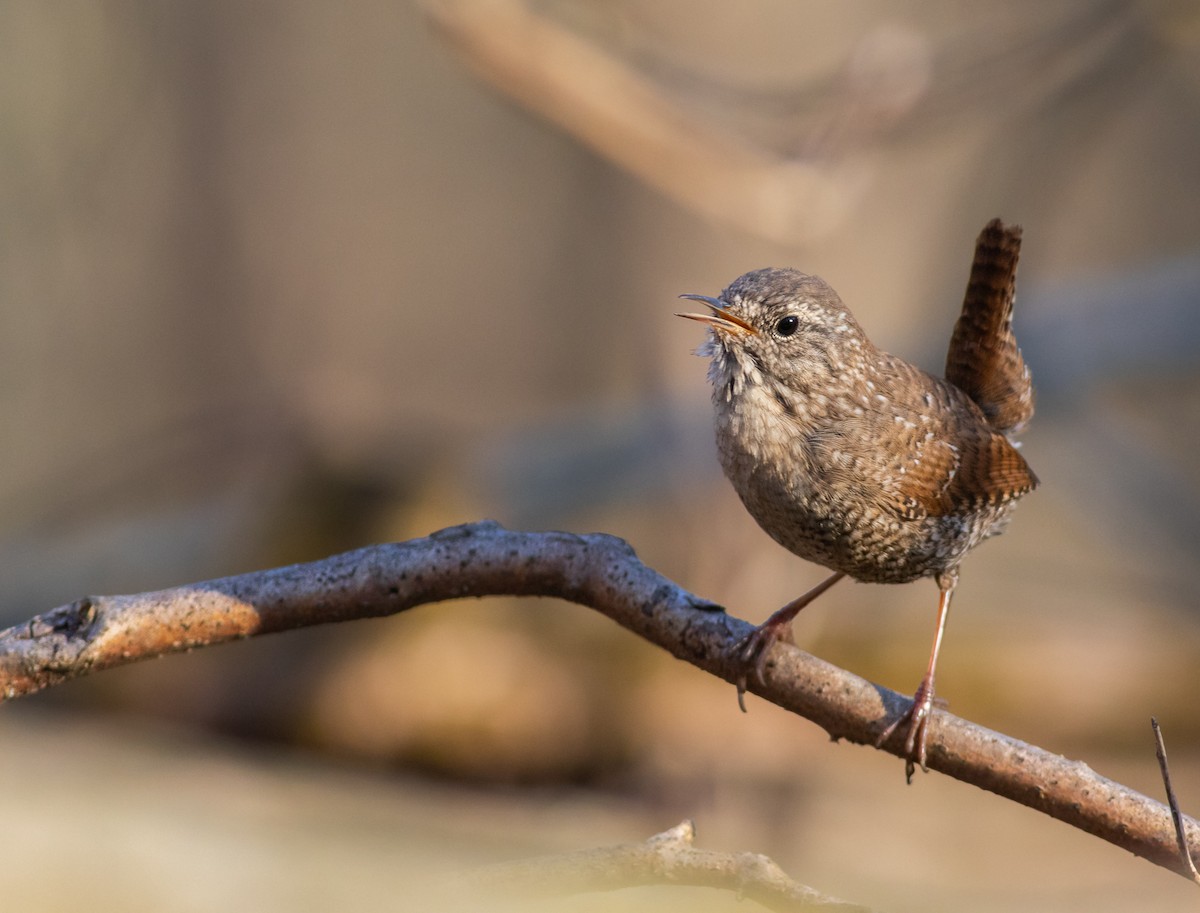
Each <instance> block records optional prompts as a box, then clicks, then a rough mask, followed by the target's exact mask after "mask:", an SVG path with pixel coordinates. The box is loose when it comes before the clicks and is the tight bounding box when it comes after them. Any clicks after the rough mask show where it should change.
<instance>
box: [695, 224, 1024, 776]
mask: <svg viewBox="0 0 1200 913" xmlns="http://www.w3.org/2000/svg"><path fill="white" fill-rule="evenodd" d="M1021 237H1022V230H1021V228H1020V226H1017V225H1008V224H1005V223H1004V222H1002V221H1001V220H1000V219H993V220H992V221H991V222H989V223H988V224H987V225H986V226H985V227H984V229H983V231H982V232H981V233H980V234H979V237H978V239H977V241H976V245H975V255H974V260H973V262H972V265H971V271H970V277H969V280H968V283H967V289H966V295H965V297H964V301H963V307H962V311H961V314H960V316H959V318H958V321H957V323H956V324H955V327H954V330H953V332H952V334H951V337H950V346H949V351H948V354H947V356H946V366H945V372H944V377H941V378H939V377H936V376H934V375H933V374H930V373H928V372H926V371H923V370H922V369H920V368H918V367H916V366H914V365H912V364H910V363H909V362H907V361H905V360H904V359H902V358H899V357H897V356H895V355H892V354H889V353H888V352H885V351H883V350H881V349H879V348H877V347H876V346H875V345H874V344H873V343H872V342H871V341H870V340H869V339H868V338H867V336H866V334H865V333H864V331H863V329H862V327H861V326H860V325H859V323H858V321H857V320H855V318H854V316H853V315H852V314H851V312H850V310H849V308H847V307H846V305H845V304H843V303H842V300H841V298H840V297H839V296H838V294H837V292H835V291H834V289H833V288H832V287H831V286H830V285H829V284H828V283H827V282H825V281H824V280H823V279H821V278H820V277H818V276H814V275H809V274H806V273H803V272H801V271H799V270H797V269H791V268H768V269H760V270H755V271H753V272H749V273H746V274H745V275H743V276H740V277H739V278H737V279H736V280H734V282H733V283H732V284H730V285H729V287H728V288H726V289H725V290H724V291H723V292H721V294H720V296H718V297H715V298H713V297H709V296H706V295H696V294H687V295H682V296H680V297H682V298H685V299H689V300H693V301H698V302H700V303H702V304H704V305H706V306H707V308H708V313H681V314H678V315H677V316H680V317H685V318H688V319H690V320H696V321H700V322H701V323H703V324H705V325H706V326H707V328H708V335H707V337H706V340H705V342H704V343H703V344H702V345H701V346H700V348H699V349H697V354H698V355H702V356H706V357H708V358H709V359H710V362H709V368H708V379H709V381H710V382H711V384H712V401H713V406H714V414H715V428H716V440H717V450H718V454H719V456H720V462H721V466H722V468H723V469H724V472H725V475H726V476H727V477H728V479H729V481H730V482H731V483H732V485H733V487H734V489H735V490H736V492H737V494H738V496H739V497H740V498H741V501H742V503H743V504H744V505H745V507H746V509H747V511H749V513H750V515H751V516H752V517H753V518H754V519H755V520H756V521H757V522H758V524H759V526H761V527H762V529H763V530H764V531H765V532H766V533H767V534H768V535H769V536H771V538H773V539H774V540H775V541H776V542H778V543H779V544H780V545H782V546H783V547H784V548H786V549H788V550H789V551H791V552H793V553H794V554H796V555H798V556H799V557H801V558H803V559H806V560H808V561H812V562H815V563H817V564H819V565H823V566H824V567H825V568H827V569H829V570H831V571H832V572H833V574H832V576H830V577H828V578H827V579H825V580H824V581H823V582H822V583H820V584H818V585H817V586H816V587H814V588H813V589H812V590H810V591H808V592H807V593H805V594H803V595H802V596H800V597H798V598H797V599H794V600H792V601H791V602H789V603H788V604H787V605H785V606H784V607H783V608H781V609H779V610H778V611H777V612H775V613H774V614H773V615H771V616H770V618H768V619H767V621H765V622H764V623H763V624H761V625H759V626H758V627H757V628H755V629H754V630H753V631H751V632H750V634H748V635H747V636H746V637H744V638H742V639H741V640H740V641H738V643H737V644H736V645H735V647H734V656H735V658H736V660H737V663H738V664H739V665H740V666H741V668H742V669H743V672H742V673H741V675H740V676H739V679H738V681H737V687H738V702H739V704H740V705H741V707H742V709H743V710H745V704H744V694H745V691H746V676H747V675H748V674H754V675H755V676H756V677H757V679H758V680H759V681H760V682H761V681H762V678H763V671H764V668H765V664H766V660H767V656H768V653H769V651H770V650H771V648H772V646H773V644H774V643H775V641H776V640H779V639H785V640H787V641H791V639H792V637H791V623H792V620H793V619H794V618H795V617H796V615H797V614H798V613H799V612H800V610H801V609H803V608H804V607H805V606H807V605H808V604H809V603H811V602H812V601H813V600H814V599H816V598H817V597H818V596H820V595H821V594H822V593H824V592H825V591H826V590H828V589H829V588H830V587H831V586H833V585H834V584H835V583H837V582H838V581H839V580H841V579H842V578H844V577H850V578H852V579H854V580H858V581H862V582H869V583H908V582H910V581H914V580H918V579H921V578H925V577H930V578H932V579H933V581H934V582H935V583H936V584H937V588H938V607H937V621H936V627H935V633H934V638H933V645H932V647H931V649H930V654H929V661H928V664H927V666H926V671H925V675H924V677H923V678H922V679H921V682H920V684H919V685H918V687H917V690H916V692H915V693H914V695H913V700H912V702H911V704H910V705H909V706H908V708H907V709H906V710H905V712H904V713H903V714H902V715H900V716H899V717H898V718H897V719H895V720H894V721H893V722H892V723H891V724H890V725H889V726H888V727H887V728H886V729H885V730H884V731H883V733H882V734H881V735H880V736H879V738H878V740H877V741H876V745H877V746H879V747H882V746H883V745H884V744H885V743H886V742H888V740H889V739H891V738H892V736H893V735H894V734H896V733H898V732H903V734H904V742H903V756H904V758H905V775H906V778H907V780H908V782H910V783H911V782H912V776H913V772H914V769H915V767H916V766H920V767H921V769H922V770H924V771H926V772H927V771H928V765H927V760H928V752H927V745H926V742H927V730H928V723H929V719H930V715H931V713H932V710H933V707H934V695H935V691H934V678H935V673H936V670H937V661H938V655H939V653H940V651H941V646H942V638H943V634H944V632H945V627H946V619H947V616H948V613H949V609H950V600H951V597H952V596H953V594H954V589H955V586H956V585H957V583H958V575H959V565H960V563H961V562H962V560H963V559H964V557H965V556H966V555H967V553H968V552H970V551H971V550H972V549H973V548H975V547H976V546H977V545H978V544H979V543H980V542H982V541H983V540H984V539H987V538H990V537H992V536H996V535H998V534H999V533H1001V532H1003V531H1004V529H1005V527H1006V526H1007V524H1008V522H1009V519H1010V515H1011V512H1012V510H1013V508H1014V506H1015V505H1016V503H1017V501H1018V500H1019V499H1020V498H1021V497H1023V496H1024V495H1026V494H1028V493H1029V492H1031V491H1033V490H1034V489H1035V488H1036V487H1037V486H1038V479H1037V476H1035V475H1034V473H1033V471H1032V470H1031V469H1030V468H1029V465H1028V463H1027V462H1026V461H1025V458H1024V457H1023V456H1022V455H1021V453H1020V452H1019V451H1018V449H1017V448H1018V446H1019V445H1018V444H1017V443H1015V440H1014V436H1015V435H1016V434H1017V432H1019V431H1020V430H1021V429H1022V428H1023V427H1024V426H1025V425H1026V423H1028V421H1029V420H1030V419H1031V418H1032V416H1033V411H1034V389H1033V382H1032V378H1031V375H1030V372H1029V368H1028V367H1027V366H1026V364H1025V361H1024V359H1023V357H1022V355H1021V351H1020V349H1019V347H1018V346H1017V341H1016V337H1015V335H1014V333H1013V328H1012V316H1013V303H1014V300H1015V297H1016V272H1017V261H1018V259H1019V256H1020V248H1021Z"/></svg>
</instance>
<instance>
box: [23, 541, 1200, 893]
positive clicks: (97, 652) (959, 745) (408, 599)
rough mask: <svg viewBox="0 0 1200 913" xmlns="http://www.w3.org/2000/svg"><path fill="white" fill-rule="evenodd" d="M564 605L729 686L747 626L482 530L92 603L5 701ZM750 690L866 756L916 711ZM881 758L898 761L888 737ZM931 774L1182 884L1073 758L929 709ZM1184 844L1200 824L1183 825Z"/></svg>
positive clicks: (37, 649) (796, 677) (608, 546)
mask: <svg viewBox="0 0 1200 913" xmlns="http://www.w3.org/2000/svg"><path fill="white" fill-rule="evenodd" d="M497 595H514V596H556V597H559V598H562V599H567V600H570V601H572V602H577V603H580V604H582V605H586V606H590V607H592V608H594V609H596V610H597V611H600V612H602V613H604V614H605V615H607V616H608V617H610V618H612V619H613V620H614V621H616V622H617V623H619V624H621V625H623V626H624V627H626V628H628V629H629V630H630V631H633V632H634V633H635V634H637V635H639V636H641V637H643V638H645V639H646V640H648V641H650V642H651V643H654V644H657V645H658V646H660V647H662V648H663V649H665V650H667V651H668V652H670V653H672V654H673V655H674V656H676V657H678V658H679V659H682V660H684V661H686V662H689V663H691V664H692V665H694V666H696V667H698V668H700V669H703V670H705V671H707V672H710V673H712V674H713V675H716V676H718V677H720V678H723V679H725V680H726V681H729V682H734V681H736V680H737V679H738V677H739V675H740V673H741V672H742V671H743V670H742V669H741V668H740V667H739V666H738V664H737V663H736V662H735V661H734V660H733V659H731V658H730V650H731V648H732V647H733V645H734V644H735V643H736V642H737V641H738V640H739V639H740V638H742V637H743V636H744V635H745V634H747V633H748V632H749V631H750V628H751V626H750V625H749V624H748V623H747V622H744V621H741V620H740V619H737V618H734V617H732V616H730V615H727V614H725V612H724V611H722V610H721V609H720V607H719V606H715V605H713V604H712V603H710V602H708V601H707V600H704V599H701V598H699V597H697V596H694V595H692V594H691V593H689V592H687V591H686V590H684V589H683V588H682V587H680V586H679V585H678V584H676V583H673V582H672V581H670V580H668V579H667V578H665V577H663V576H662V575H661V574H659V573H658V572H656V571H654V570H653V569H651V568H648V567H646V565H644V564H642V562H641V561H639V560H638V558H637V556H636V555H635V554H634V553H633V550H632V549H631V548H630V547H629V546H628V545H627V544H626V543H625V542H623V541H622V540H620V539H617V538H615V537H612V536H605V535H588V536H579V535H572V534H568V533H523V532H512V531H509V530H506V529H503V528H502V527H500V526H499V525H498V524H495V523H490V522H489V523H475V524H469V525H466V526H459V527H454V528H452V529H447V530H443V531H441V532H439V533H434V534H433V535H432V536H429V537H428V538H425V539H414V540H412V541H409V542H401V543H394V544H389V545H377V546H372V547H370V548H365V549H360V550H358V551H354V552H347V553H345V554H342V555H335V556H333V557H332V558H326V559H325V560H323V561H315V562H313V563H311V564H298V565H293V566H291V567H284V568H276V569H273V570H267V571H260V572H257V573H251V574H242V575H240V576H237V577H225V578H223V579H220V580H212V581H208V582H206V583H197V584H192V585H189V586H183V587H178V588H176V589H170V590H161V591H159V592H154V593H141V594H137V595H132V596H95V597H86V598H84V599H81V600H79V601H78V602H75V603H72V604H71V605H67V606H62V607H60V608H57V609H53V610H51V611H49V612H46V613H44V614H42V615H39V616H37V617H36V618H33V619H32V620H30V621H28V622H25V623H23V624H21V625H18V626H16V627H13V628H9V629H8V630H6V631H3V632H0V695H3V696H4V697H5V698H12V697H16V696H18V695H22V694H30V693H32V692H34V691H39V690H41V689H42V688H46V687H49V686H51V685H54V684H57V683H59V682H62V681H66V680H67V679H71V678H76V677H78V676H80V675H85V674H87V673H90V672H96V671H99V670H101V669H107V668H109V667H112V666H119V665H123V664H125V663H130V662H135V661H137V660H141V659H148V658H150V657H153V656H158V655H161V654H163V653H170V652H177V651H181V650H188V649H191V648H194V647H202V646H208V645H211V644H217V643H223V642H226V641H230V640H235V639H240V638H244V637H251V636H254V635H257V634H267V633H271V632H274V631H286V630H289V629H292V628H301V627H306V626H308V625H315V624H324V623H327V622H333V621H349V620H352V619H356V618H368V617H378V616H383V615H393V614H396V613H398V612H402V611H404V610H406V609H410V608H413V607H414V606H418V605H424V604H427V603H431V602H438V601H441V600H446V599H455V598H460V597H472V596H497ZM750 690H751V691H753V692H754V693H755V694H758V695H760V696H761V697H764V698H766V699H767V700H769V701H772V702H773V703H776V704H778V705H779V706H781V707H784V708H785V709H788V710H791V711H792V712H794V713H797V714H799V715H800V716H803V717H806V718H808V719H810V720H812V721H813V722H815V723H817V724H818V725H819V726H821V727H822V728H823V729H825V730H826V731H827V732H828V733H829V734H830V735H831V736H832V737H833V738H835V739H846V740H848V741H851V742H857V743H860V744H867V745H869V744H873V743H874V741H875V739H876V738H878V736H879V734H880V733H881V732H883V730H884V729H885V728H886V726H887V722H888V721H889V720H890V719H893V718H894V717H895V716H896V715H897V714H899V713H900V712H901V711H902V710H903V709H904V708H905V707H906V706H907V704H908V699H907V698H904V697H901V696H900V695H898V694H896V693H894V692H892V691H889V690H887V689H886V688H882V687H879V686H878V685H873V684H871V683H870V682H868V681H865V680H864V679H861V678H859V677H858V676H856V675H852V674H851V673H849V672H846V671H844V670H842V669H839V668H837V667H836V666H832V665H830V664H829V663H827V662H824V661H823V660H820V659H817V658H816V657H814V656H811V655H809V654H807V653H804V652H802V651H800V650H798V649H796V648H795V647H791V646H788V645H777V646H776V647H775V648H774V649H773V650H772V652H771V655H770V660H769V661H768V663H767V665H766V669H765V675H764V681H763V682H761V683H759V682H757V681H753V682H751V685H750ZM884 749H885V750H887V751H890V752H892V753H893V754H897V755H899V756H903V747H902V746H901V745H900V744H899V742H898V741H897V740H892V741H891V742H889V743H888V744H886V745H885V746H884ZM928 761H929V767H930V769H933V770H938V771H941V772H942V773H945V774H947V775H949V776H952V777H955V778H957V779H959V780H963V781H964V782H967V783H973V784H975V785H976V786H979V787H982V788H983V789H987V790H990V791H991V792H994V793H996V794H998V795H1001V796H1005V797H1006V798H1009V799H1012V800H1014V801H1016V802H1020V803H1021V804H1023V805H1027V806H1029V807H1030V808H1034V809H1037V810H1039V811H1041V812H1044V813H1045V814H1047V815H1050V816H1052V817H1054V818H1057V819H1059V820H1060V821H1065V822H1066V823H1068V824H1071V825H1074V826H1075V827H1078V828H1081V829H1082V830H1085V831H1087V832H1088V833H1091V834H1095V835H1096V836H1098V837H1102V838H1103V839H1105V840H1108V841H1110V842H1111V843H1114V844H1116V845H1117V846H1120V847H1124V848H1125V849H1127V850H1129V851H1130V852H1132V853H1136V854H1137V855H1139V856H1143V857H1145V858H1146V859H1149V860H1151V861H1152V862H1155V863H1157V864H1158V865H1161V866H1164V867H1166V868H1169V869H1171V870H1173V871H1176V872H1180V873H1181V874H1185V875H1186V874H1189V873H1187V872H1186V871H1185V869H1184V868H1183V866H1182V863H1181V861H1180V858H1179V853H1178V851H1177V848H1176V846H1175V839H1174V829H1173V828H1172V826H1171V817H1170V812H1169V810H1168V809H1167V807H1166V806H1165V805H1163V804H1162V803H1160V802H1156V801H1154V800H1153V799H1150V798H1148V797H1146V796H1143V795H1141V794H1140V793H1137V792H1135V791H1133V790H1131V789H1129V788H1127V787H1125V786H1122V785H1121V784H1119V783H1115V782H1113V781H1112V780H1108V779H1106V778H1104V777H1101V776H1099V775H1098V774H1097V773H1095V772H1094V771H1093V770H1092V769H1091V768H1090V767H1088V766H1087V765H1086V764H1084V763H1082V762H1080V761H1070V760H1068V759H1066V758H1063V757H1061V756H1059V755H1055V754H1052V753H1050V752H1048V751H1044V750H1043V749H1041V748H1037V747H1035V746H1032V745H1028V744H1026V743H1024V742H1021V741H1018V740H1017V739H1014V738H1011V737H1009V736H1006V735H1002V734H1000V733H998V732H992V731H990V730H987V729H984V728H983V727H981V726H977V725H975V724H974V723H970V722H968V721H966V720H963V719H960V718H959V717H956V716H953V715H951V714H949V713H946V712H945V711H942V710H935V711H934V714H933V717H932V719H931V721H930V724H929V757H928ZM1183 827H1184V831H1185V833H1186V834H1187V837H1188V842H1189V845H1190V846H1191V847H1192V848H1193V852H1195V851H1196V848H1200V825H1198V824H1197V822H1195V821H1194V820H1192V819H1190V818H1185V819H1183Z"/></svg>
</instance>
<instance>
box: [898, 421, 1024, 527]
mask: <svg viewBox="0 0 1200 913" xmlns="http://www.w3.org/2000/svg"><path fill="white" fill-rule="evenodd" d="M951 430H952V433H951V434H950V435H948V436H945V437H943V436H941V435H939V436H937V437H936V438H935V439H933V440H932V441H930V442H929V443H928V444H926V445H925V446H923V447H921V448H920V449H919V450H918V451H916V452H914V453H912V454H910V455H909V456H908V458H907V459H906V461H905V463H904V472H903V473H902V474H901V475H900V477H899V479H898V482H897V484H896V487H895V496H896V498H897V504H898V506H899V511H898V512H899V513H900V514H901V515H902V516H905V517H908V518H910V519H917V518H919V517H922V516H933V517H945V516H951V515H954V514H968V513H971V512H973V511H976V510H979V509H981V508H983V507H984V506H986V505H990V504H1003V503H1005V502H1007V501H1011V500H1013V499H1015V498H1019V497H1021V495H1024V494H1028V493H1029V492H1031V491H1033V489H1034V488H1036V487H1037V484H1038V480H1037V476H1035V475H1034V474H1033V470H1031V469H1030V468H1029V464H1028V463H1026V462H1025V458H1024V457H1023V456H1021V454H1020V452H1019V451H1018V450H1017V449H1016V447H1014V446H1013V445H1012V443H1011V442H1010V441H1009V440H1008V438H1006V437H1005V436H1004V435H1003V434H1000V433H999V432H995V431H992V430H990V429H989V428H988V427H987V426H986V425H984V424H983V423H982V422H978V421H977V422H976V423H975V424H968V423H964V424H963V425H961V426H959V427H956V428H953V429H951Z"/></svg>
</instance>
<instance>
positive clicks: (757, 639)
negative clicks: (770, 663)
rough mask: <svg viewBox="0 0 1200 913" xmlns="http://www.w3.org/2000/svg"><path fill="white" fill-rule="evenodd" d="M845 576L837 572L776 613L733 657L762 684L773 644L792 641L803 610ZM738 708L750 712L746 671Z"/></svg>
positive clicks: (740, 644)
mask: <svg viewBox="0 0 1200 913" xmlns="http://www.w3.org/2000/svg"><path fill="white" fill-rule="evenodd" d="M845 576H846V575H845V574H842V573H837V574H834V575H833V576H832V577H830V578H828V579H827V580H824V581H822V582H821V583H818V584H817V585H816V586H815V587H813V588H812V589H811V590H809V591H808V592H807V593H805V594H804V595H803V596H798V597H797V598H795V599H793V600H792V601H791V602H789V603H788V604H787V605H785V606H784V607H783V608H782V609H780V610H779V611H778V612H775V613H774V614H773V615H772V616H771V617H770V618H768V619H767V620H766V621H764V622H763V623H762V624H760V625H759V626H758V627H757V628H755V629H754V630H753V631H751V632H750V633H749V634H747V635H746V636H745V637H743V638H742V639H741V640H739V641H738V642H737V643H736V644H734V645H733V655H734V658H735V659H737V660H738V662H740V663H742V664H743V665H745V666H748V667H750V669H751V670H752V671H753V672H754V677H755V679H756V680H757V681H758V682H759V683H760V684H762V682H763V669H764V668H765V667H766V664H767V653H768V652H770V649H771V645H772V644H773V643H775V641H777V640H781V639H782V640H786V641H787V642H788V643H791V642H792V619H793V618H795V617H796V616H797V615H799V614H800V610H801V609H803V608H804V607H805V606H806V605H808V604H809V603H810V602H812V601H813V600H814V599H816V598H817V597H818V596H820V595H821V594H822V593H824V592H825V591H826V590H827V589H829V588H830V587H831V586H833V585H834V584H835V583H837V582H838V581H839V580H841V579H842V578H843V577H845ZM737 690H738V706H739V707H741V708H742V712H743V713H745V712H746V701H745V696H746V672H745V671H743V672H742V674H741V675H739V676H738V680H737Z"/></svg>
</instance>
